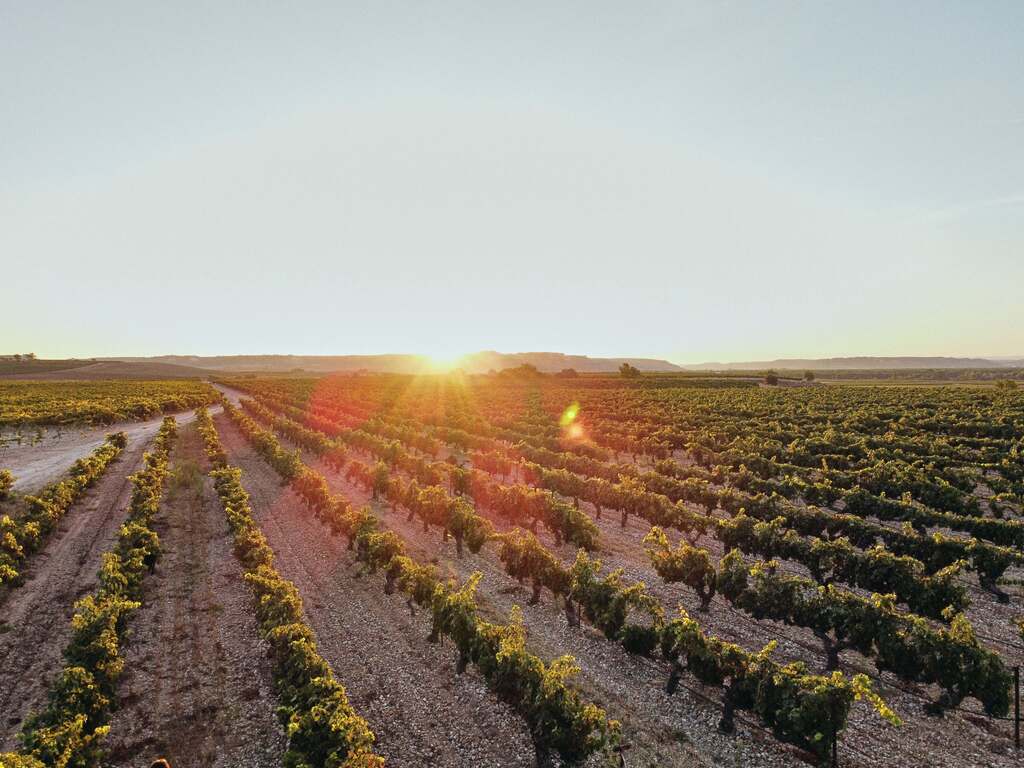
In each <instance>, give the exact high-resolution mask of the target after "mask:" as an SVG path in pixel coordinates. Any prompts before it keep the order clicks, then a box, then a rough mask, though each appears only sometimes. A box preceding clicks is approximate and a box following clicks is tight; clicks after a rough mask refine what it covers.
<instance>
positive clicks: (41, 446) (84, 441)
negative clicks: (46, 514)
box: [0, 406, 220, 493]
mask: <svg viewBox="0 0 1024 768" xmlns="http://www.w3.org/2000/svg"><path fill="white" fill-rule="evenodd" d="M219 408H220V406H214V407H213V408H211V410H210V412H211V413H213V412H214V411H216V410H218V409H219ZM174 418H175V420H176V421H177V422H178V425H179V426H184V425H185V424H188V423H190V422H191V421H192V420H193V419H194V418H195V412H194V411H184V412H182V413H178V414H174ZM163 419H164V417H163V416H159V417H157V418H153V419H149V420H147V421H126V422H120V423H117V424H111V425H109V426H99V427H64V428H61V429H54V428H46V429H43V430H42V434H43V437H42V439H41V440H39V441H38V442H33V441H30V440H28V439H26V440H25V441H23V442H22V443H21V444H20V445H18V444H16V443H10V444H7V445H2V446H0V468H2V469H9V470H10V471H11V472H12V473H13V474H14V478H15V479H14V490H16V491H18V492H19V493H31V492H33V491H38V490H39V489H40V488H42V487H43V486H45V485H48V484H49V483H51V482H53V481H54V480H56V479H58V478H59V477H60V476H61V475H62V474H64V472H66V471H67V470H68V468H69V467H70V466H71V465H72V464H74V463H75V461H76V460H77V459H80V458H82V457H83V456H88V455H89V454H90V453H92V452H93V451H94V450H95V449H96V448H97V447H98V446H99V445H101V444H102V443H103V441H104V440H105V439H106V436H107V435H109V434H110V433H111V432H124V433H125V434H126V435H128V448H129V449H131V448H133V447H134V446H135V445H136V444H138V443H140V442H141V443H149V441H150V440H152V439H153V436H154V435H156V432H157V430H158V429H160V424H161V423H163Z"/></svg>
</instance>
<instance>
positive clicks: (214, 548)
mask: <svg viewBox="0 0 1024 768" xmlns="http://www.w3.org/2000/svg"><path fill="white" fill-rule="evenodd" d="M171 470H172V475H171V476H170V477H169V478H168V492H167V495H166V497H165V500H164V503H163V504H162V505H161V508H160V514H159V515H158V516H157V518H156V520H155V522H154V528H155V529H156V531H157V534H158V535H159V536H160V544H161V550H162V553H161V558H160V561H159V563H158V564H157V568H156V571H155V572H154V573H153V574H151V575H149V576H147V577H146V579H145V581H144V583H143V587H144V593H143V598H142V601H143V605H142V608H141V609H140V610H139V611H138V612H137V613H135V614H134V615H133V616H132V619H131V623H130V629H129V633H130V634H129V641H128V643H127V645H126V648H125V652H124V655H125V672H124V674H123V676H122V677H121V680H120V682H119V688H118V701H119V708H118V711H117V712H115V713H114V716H113V718H112V720H111V731H110V736H109V737H108V739H107V744H106V746H107V750H108V759H107V760H106V761H105V763H104V764H105V765H110V766H119V767H123V768H129V767H130V766H140V765H149V763H150V761H152V760H153V759H155V758H157V757H166V758H167V759H168V760H169V761H170V763H171V765H173V766H243V765H244V766H254V767H260V766H266V767H267V768H269V767H270V766H278V765H280V764H281V759H282V755H283V754H284V750H285V746H286V744H285V742H286V739H285V736H284V732H283V729H282V727H281V725H280V723H279V722H278V720H277V718H276V716H275V713H274V710H275V707H276V706H277V702H276V699H275V696H274V691H273V684H272V679H271V670H270V662H269V660H268V659H267V647H266V645H265V644H264V643H263V641H262V640H261V639H260V637H259V634H258V630H257V625H256V620H255V616H254V612H253V602H252V595H251V592H250V591H249V588H248V586H247V585H246V584H245V582H244V580H243V578H242V573H243V571H242V567H241V565H240V564H239V563H238V561H237V560H236V559H235V557H234V555H233V554H232V548H231V542H232V539H231V532H230V529H229V527H228V523H227V520H226V518H225V516H224V511H223V508H222V507H221V505H220V500H219V498H218V497H217V493H216V491H215V489H214V488H213V482H212V480H211V479H210V478H209V476H208V475H207V474H206V473H207V472H208V470H209V466H208V464H207V461H206V458H205V455H204V453H203V446H202V440H201V437H200V435H199V434H198V432H197V430H196V429H195V426H194V424H189V425H188V426H185V427H183V428H181V429H179V431H178V440H177V442H176V444H175V446H174V448H173V450H172V453H171Z"/></svg>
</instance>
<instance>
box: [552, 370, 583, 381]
mask: <svg viewBox="0 0 1024 768" xmlns="http://www.w3.org/2000/svg"><path fill="white" fill-rule="evenodd" d="M555 376H558V377H560V378H563V379H575V378H576V377H577V376H579V374H578V373H576V369H575V368H563V369H562V370H560V371H559V372H558V373H556V374H555Z"/></svg>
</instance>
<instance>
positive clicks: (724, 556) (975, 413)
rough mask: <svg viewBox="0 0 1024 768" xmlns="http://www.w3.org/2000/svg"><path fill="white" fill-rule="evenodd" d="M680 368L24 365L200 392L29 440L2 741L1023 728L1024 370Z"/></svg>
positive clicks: (213, 757)
mask: <svg viewBox="0 0 1024 768" xmlns="http://www.w3.org/2000/svg"><path fill="white" fill-rule="evenodd" d="M673 381H674V380H673V379H671V378H670V377H666V378H664V379H660V380H658V379H656V378H651V379H642V380H639V381H637V380H630V379H629V378H626V377H625V376H624V377H622V378H620V377H612V376H593V377H580V378H560V377H557V376H538V377H531V378H517V377H512V376H471V377H470V376H461V375H454V374H453V375H424V376H405V375H349V376H325V377H287V378H286V377H266V378H259V377H252V376H248V377H238V378H225V379H223V380H220V381H218V382H216V383H215V384H214V385H210V384H206V383H203V382H189V381H183V382H82V383H52V384H51V383H46V384H40V383H36V382H16V383H9V384H0V425H8V426H24V425H61V424H73V423H84V424H93V425H96V424H102V425H109V424H114V423H115V422H120V421H127V420H130V419H144V418H148V417H152V416H154V415H159V414H162V413H165V412H170V411H180V410H184V409H187V410H190V411H191V410H192V409H196V410H195V417H194V418H193V417H192V416H191V414H183V415H182V416H181V417H180V418H179V419H178V421H177V422H176V421H175V420H174V419H172V418H165V419H164V420H163V421H162V422H161V426H160V427H159V429H158V430H156V431H155V433H154V434H152V435H149V434H148V433H146V434H145V435H144V434H143V433H137V435H136V437H133V438H132V439H131V440H129V438H128V437H127V436H126V433H125V432H122V431H120V429H121V426H122V425H117V426H116V427H115V428H114V429H115V430H116V431H113V432H111V433H110V435H109V436H107V437H105V439H104V440H103V442H102V443H100V444H98V445H94V444H92V443H90V444H88V445H86V444H85V443H83V444H82V448H81V455H80V456H79V457H78V458H77V459H76V460H75V461H74V462H73V463H69V465H68V466H67V467H65V468H64V471H62V472H60V473H58V474H57V475H56V476H54V477H52V478H49V480H48V482H47V483H46V484H45V485H39V486H38V487H36V488H33V489H32V491H31V492H22V491H20V490H19V489H18V487H17V485H16V484H15V483H16V480H17V472H14V473H11V472H4V471H0V709H2V710H3V711H4V713H5V715H6V717H5V718H4V719H3V721H0V727H2V729H3V730H2V731H0V737H2V738H0V753H2V754H0V766H4V768H7V767H8V766H11V767H13V766H32V767H33V768H35V767H36V766H39V765H44V766H65V765H67V766H91V765H116V766H130V765H141V764H144V762H145V761H146V760H152V759H155V758H156V757H160V756H168V757H169V759H171V762H172V765H175V766H179V765H207V764H210V765H213V764H217V765H243V764H244V765H268V766H269V765H286V766H349V767H350V768H356V767H360V768H362V767H369V766H381V765H394V766H421V765H424V766H425V765H438V766H555V765H558V766H568V765H586V766H603V765H607V766H622V765H626V766H632V767H640V766H643V767H644V768H647V767H648V766H719V765H728V766H732V765H736V766H740V765H742V766H754V767H759V766H764V767H765V768H770V767H771V768H774V767H775V766H800V765H814V766H817V765H832V764H835V765H843V766H861V767H864V768H866V767H867V766H896V765H922V766H924V765H934V766H948V768H962V767H963V766H979V767H980V766H1012V765H1018V764H1019V760H1020V754H1021V753H1020V752H1019V751H1018V749H1019V745H1017V744H1015V731H1016V730H1017V729H1018V728H1019V721H1017V717H1018V708H1019V687H1018V686H1019V679H1018V676H1019V666H1020V664H1021V663H1022V661H1024V606H1022V598H1024V595H1022V590H1021V586H1022V583H1024V582H1022V578H1024V394H1018V391H1016V390H1012V389H1008V388H999V389H996V388H983V387H968V386H962V387H955V388H954V387H915V386H906V385H904V386H900V387H857V386H844V385H828V386H807V387H779V388H776V387H758V386H752V385H750V383H749V382H731V381H726V382H723V384H722V385H721V386H718V385H715V386H702V385H700V382H699V381H697V382H696V383H695V381H689V382H685V383H683V382H684V380H683V379H680V380H678V383H679V384H680V385H677V386H673V384H672V382H673ZM652 382H655V383H652ZM154 429H156V428H155V427H154ZM132 434H136V433H132ZM29 449H30V447H26V448H25V450H29ZM10 450H11V451H13V453H12V456H17V451H18V450H19V449H18V448H17V447H13V448H10ZM12 465H13V466H17V465H16V463H14V464H12ZM3 468H4V467H3V457H0V470H3ZM4 750H7V751H6V752H4Z"/></svg>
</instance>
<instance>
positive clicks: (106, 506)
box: [0, 438, 148, 751]
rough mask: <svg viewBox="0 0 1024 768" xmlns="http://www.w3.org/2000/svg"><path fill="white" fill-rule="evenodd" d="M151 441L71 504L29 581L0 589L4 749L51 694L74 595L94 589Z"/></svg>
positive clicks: (0, 738)
mask: <svg viewBox="0 0 1024 768" xmlns="http://www.w3.org/2000/svg"><path fill="white" fill-rule="evenodd" d="M147 444H148V441H146V440H144V439H142V438H140V439H137V440H135V441H134V442H132V443H131V444H130V445H129V446H128V447H127V448H126V449H125V450H124V452H123V453H122V454H121V456H120V457H118V458H117V459H116V460H115V461H114V463H113V464H112V465H111V466H110V467H109V468H108V469H107V471H106V473H105V474H104V476H103V477H102V478H101V479H100V480H99V482H97V483H96V485H95V486H93V487H92V488H90V489H89V490H87V491H86V492H85V495H84V496H83V497H82V498H81V499H80V500H79V501H78V503H77V504H75V505H73V506H72V507H71V509H69V510H68V512H67V514H66V515H65V516H64V518H63V519H62V520H61V522H60V525H59V527H58V529H57V530H56V531H54V532H53V534H52V535H51V536H50V537H49V540H48V541H47V543H46V544H45V545H44V546H43V549H42V550H40V551H39V552H37V553H36V554H35V555H34V556H33V557H32V558H31V559H30V560H29V562H28V568H27V570H26V577H27V581H26V583H25V584H24V585H22V586H20V587H16V588H13V589H8V590H0V713H3V720H2V721H0V751H3V750H4V749H11V748H13V747H15V746H16V741H15V735H16V734H17V732H18V731H19V730H20V727H21V722H22V720H23V719H24V718H25V716H26V715H27V713H28V712H29V711H30V710H33V709H39V708H40V707H41V705H42V704H43V703H44V702H45V700H46V694H47V692H48V691H49V687H50V682H51V680H52V679H53V677H54V676H55V675H56V674H57V672H58V671H59V670H60V669H61V665H62V658H61V652H62V651H63V649H64V646H65V645H66V643H67V640H68V638H69V637H70V634H71V627H70V621H71V615H72V613H73V612H74V610H73V609H74V602H75V601H76V600H77V599H79V598H81V597H83V596H85V595H86V594H88V593H90V592H92V591H93V590H94V589H95V588H96V586H97V581H96V572H97V571H98V570H99V566H100V559H101V556H102V554H103V553H104V552H106V551H107V550H108V549H110V548H111V547H112V546H113V544H114V541H115V539H116V536H117V531H118V529H119V528H120V526H121V523H122V522H123V521H124V517H125V514H126V511H127V506H128V500H129V499H130V497H131V487H132V486H131V482H130V481H129V480H128V475H129V474H130V473H132V472H134V471H135V470H136V469H138V468H139V466H140V465H141V463H142V454H143V452H144V450H145V448H146V447H147Z"/></svg>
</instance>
